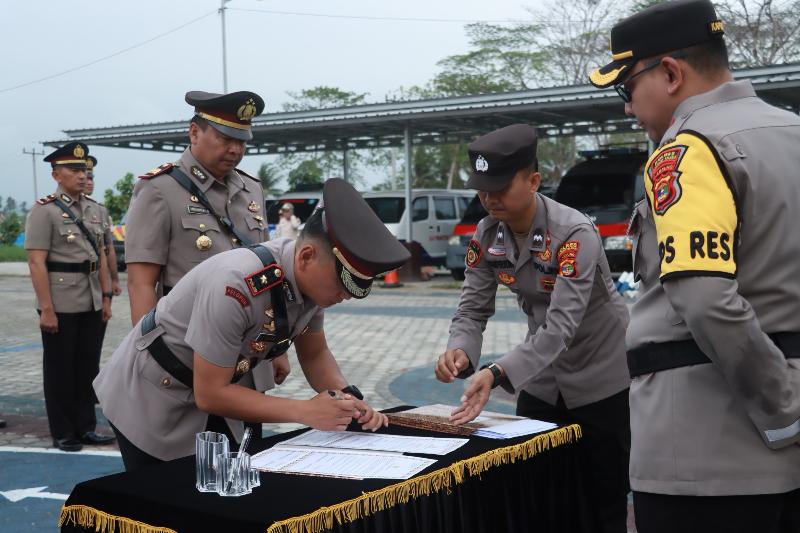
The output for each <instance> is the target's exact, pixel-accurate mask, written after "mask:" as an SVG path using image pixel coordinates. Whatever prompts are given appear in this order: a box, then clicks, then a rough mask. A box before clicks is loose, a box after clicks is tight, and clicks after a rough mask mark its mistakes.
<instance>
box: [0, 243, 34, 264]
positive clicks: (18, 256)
mask: <svg viewBox="0 0 800 533" xmlns="http://www.w3.org/2000/svg"><path fill="white" fill-rule="evenodd" d="M27 260H28V256H27V254H26V253H25V248H23V247H21V246H14V245H12V244H0V263H8V262H11V261H23V262H25V261H27Z"/></svg>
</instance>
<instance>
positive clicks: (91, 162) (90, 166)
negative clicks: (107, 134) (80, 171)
mask: <svg viewBox="0 0 800 533" xmlns="http://www.w3.org/2000/svg"><path fill="white" fill-rule="evenodd" d="M96 166H97V158H96V157H95V156H93V155H90V156H88V157H87V158H86V175H87V176H89V177H92V176H94V167H96Z"/></svg>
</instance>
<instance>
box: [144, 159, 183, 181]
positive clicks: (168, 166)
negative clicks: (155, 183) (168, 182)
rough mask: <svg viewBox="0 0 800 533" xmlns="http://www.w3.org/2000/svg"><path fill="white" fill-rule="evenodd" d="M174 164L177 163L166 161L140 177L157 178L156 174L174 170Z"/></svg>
mask: <svg viewBox="0 0 800 533" xmlns="http://www.w3.org/2000/svg"><path fill="white" fill-rule="evenodd" d="M174 166H175V165H173V164H172V163H164V164H163V165H160V166H157V167H156V168H154V169H153V170H151V171H150V172H148V173H146V174H142V175H141V176H139V179H141V180H149V179H152V178H155V177H156V176H160V175H161V174H166V173H167V172H169V171H170V170H172V167H174Z"/></svg>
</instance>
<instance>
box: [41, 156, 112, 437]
mask: <svg viewBox="0 0 800 533" xmlns="http://www.w3.org/2000/svg"><path fill="white" fill-rule="evenodd" d="M87 154H88V148H87V147H86V145H84V144H81V143H69V144H67V145H65V146H62V147H61V148H59V149H57V150H55V151H54V152H52V153H51V154H49V155H48V156H47V157H45V158H44V160H45V161H47V162H48V163H50V164H51V165H52V167H53V173H52V175H53V179H55V180H56V182H57V183H58V189H57V190H56V192H55V193H54V194H50V195H48V196H46V197H44V198H41V199H39V200H37V202H36V204H34V206H33V208H32V209H31V211H30V213H28V217H27V220H26V222H25V249H26V250H27V252H28V265H29V267H30V271H31V281H32V282H33V289H34V291H35V293H36V308H37V310H38V312H39V315H40V318H39V327H40V329H41V331H42V344H43V346H44V358H43V379H44V398H45V406H46V408H47V420H48V422H49V425H50V434H51V435H52V437H53V446H55V447H57V448H59V449H61V450H64V451H68V452H73V451H78V450H80V449H81V448H82V446H83V444H109V443H110V442H112V441H113V440H114V438H113V437H109V436H105V435H100V434H98V433H96V432H95V426H96V422H97V420H96V418H95V412H94V396H93V394H92V380H93V379H94V378H95V376H96V375H97V359H98V358H99V354H100V349H101V343H102V337H101V330H102V328H103V324H104V323H105V322H107V321H108V319H109V318H111V284H110V281H109V277H108V266H107V264H106V255H105V253H104V252H103V218H102V212H101V210H100V206H99V204H98V203H97V202H95V201H94V200H92V199H90V198H88V197H86V196H84V194H83V190H84V187H85V184H86V155H87Z"/></svg>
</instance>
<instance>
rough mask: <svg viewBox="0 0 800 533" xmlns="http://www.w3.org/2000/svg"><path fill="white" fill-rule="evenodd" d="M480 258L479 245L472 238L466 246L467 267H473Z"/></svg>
mask: <svg viewBox="0 0 800 533" xmlns="http://www.w3.org/2000/svg"><path fill="white" fill-rule="evenodd" d="M480 260H481V245H480V244H478V241H476V240H475V239H472V240H471V241H469V245H468V246H467V256H466V264H467V266H468V267H469V268H474V267H475V266H476V265H477V264H478V263H479V262H480Z"/></svg>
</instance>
